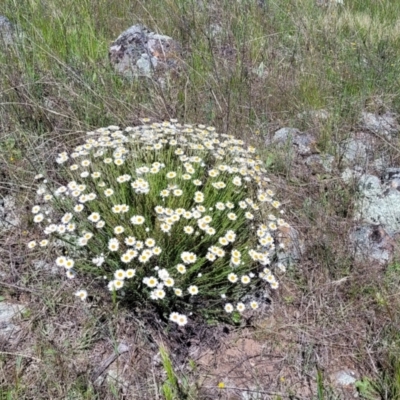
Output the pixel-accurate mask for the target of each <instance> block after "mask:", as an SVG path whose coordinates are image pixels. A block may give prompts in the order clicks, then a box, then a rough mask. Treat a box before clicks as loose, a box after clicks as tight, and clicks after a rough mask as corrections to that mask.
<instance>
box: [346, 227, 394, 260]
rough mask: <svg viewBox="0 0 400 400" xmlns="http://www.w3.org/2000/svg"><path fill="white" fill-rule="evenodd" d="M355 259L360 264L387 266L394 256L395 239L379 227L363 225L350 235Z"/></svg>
mask: <svg viewBox="0 0 400 400" xmlns="http://www.w3.org/2000/svg"><path fill="white" fill-rule="evenodd" d="M350 243H352V245H353V246H354V252H355V257H356V259H357V260H358V261H360V262H365V261H368V262H375V263H378V264H380V265H385V264H387V263H388V262H389V261H390V259H391V258H392V256H393V252H394V248H395V243H394V240H393V238H392V237H391V236H390V235H389V234H388V233H387V232H386V231H385V229H383V227H382V226H379V225H362V226H359V227H357V228H355V229H354V230H353V232H352V233H351V234H350Z"/></svg>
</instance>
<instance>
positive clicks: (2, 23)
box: [0, 15, 16, 47]
mask: <svg viewBox="0 0 400 400" xmlns="http://www.w3.org/2000/svg"><path fill="white" fill-rule="evenodd" d="M15 37H16V29H15V26H14V25H13V24H12V23H11V22H10V20H9V19H8V18H6V17H4V16H3V15H0V47H1V44H4V45H6V46H9V45H12V44H13V43H14V40H15Z"/></svg>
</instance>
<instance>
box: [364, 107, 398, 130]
mask: <svg viewBox="0 0 400 400" xmlns="http://www.w3.org/2000/svg"><path fill="white" fill-rule="evenodd" d="M361 124H362V126H363V127H364V128H365V129H367V130H369V131H371V132H373V133H377V134H383V135H394V134H396V133H398V131H399V124H398V123H397V120H396V118H395V117H394V116H393V115H392V114H390V113H385V114H383V115H377V114H373V113H369V112H363V113H362V114H361Z"/></svg>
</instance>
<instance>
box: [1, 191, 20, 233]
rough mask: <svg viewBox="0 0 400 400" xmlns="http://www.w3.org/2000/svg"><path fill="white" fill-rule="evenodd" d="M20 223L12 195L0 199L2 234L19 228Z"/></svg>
mask: <svg viewBox="0 0 400 400" xmlns="http://www.w3.org/2000/svg"><path fill="white" fill-rule="evenodd" d="M20 222H21V220H20V217H19V216H18V213H17V207H16V205H15V199H14V198H13V197H12V196H10V195H7V196H5V197H3V198H0V232H1V231H3V232H4V231H8V230H10V229H11V228H13V227H17V226H19V224H20Z"/></svg>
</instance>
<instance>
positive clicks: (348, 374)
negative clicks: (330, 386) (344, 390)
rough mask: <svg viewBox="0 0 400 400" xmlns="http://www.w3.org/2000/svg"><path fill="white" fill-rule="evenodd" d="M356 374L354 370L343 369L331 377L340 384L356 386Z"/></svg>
mask: <svg viewBox="0 0 400 400" xmlns="http://www.w3.org/2000/svg"><path fill="white" fill-rule="evenodd" d="M356 376H357V375H356V373H355V372H354V371H350V370H342V371H337V372H335V373H333V374H332V375H331V379H332V381H333V383H335V384H337V385H338V386H354V384H355V383H356V381H357V378H356Z"/></svg>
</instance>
